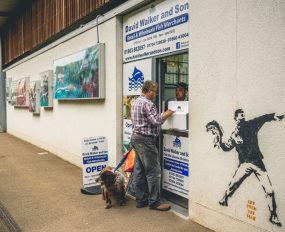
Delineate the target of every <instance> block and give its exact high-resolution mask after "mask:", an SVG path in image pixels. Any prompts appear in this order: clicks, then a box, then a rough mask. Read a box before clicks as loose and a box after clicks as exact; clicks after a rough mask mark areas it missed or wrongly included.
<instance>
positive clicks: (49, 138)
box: [6, 18, 122, 166]
mask: <svg viewBox="0 0 285 232" xmlns="http://www.w3.org/2000/svg"><path fill="white" fill-rule="evenodd" d="M121 34H122V29H121V20H119V19H117V18H112V19H110V20H109V21H106V22H104V23H103V24H100V25H99V35H100V42H101V43H105V47H106V48H105V54H106V55H105V58H106V61H105V62H106V79H105V83H106V97H105V100H97V101H88V100H87V101H84V100H82V101H65V102H59V101H57V100H54V103H53V104H54V107H53V109H52V110H46V109H43V108H41V114H40V116H34V115H33V114H32V113H29V112H28V109H18V108H17V109H14V107H13V106H11V105H8V106H7V131H8V133H10V134H13V135H15V136H17V137H19V138H21V139H23V140H26V141H29V142H31V143H33V144H35V145H38V146H40V147H42V148H43V149H46V150H48V151H51V152H53V153H55V154H56V155H58V156H59V157H61V158H63V159H65V160H67V161H69V162H71V163H74V164H76V165H78V166H81V162H82V161H81V140H82V138H83V137H88V136H106V137H107V140H108V147H109V157H110V165H115V163H116V159H117V158H118V157H116V155H119V154H120V153H121V144H122V132H121V131H122V128H121V127H122V126H121V125H122V122H121V115H122V35H121ZM96 43H97V29H96V27H95V28H93V29H91V30H88V31H86V32H84V33H83V34H81V35H78V36H77V37H75V38H72V39H70V40H68V41H66V42H64V43H62V44H60V45H58V46H56V47H54V48H52V49H50V50H48V51H46V52H44V53H42V54H40V55H38V56H36V57H34V58H32V59H30V60H28V61H25V62H24V63H22V64H19V65H17V66H16V67H13V68H12V69H10V70H8V71H7V73H6V74H7V77H11V78H13V80H16V79H19V78H22V77H26V76H29V77H30V80H31V81H33V80H39V78H40V76H39V74H40V73H41V72H43V71H46V70H50V69H52V68H53V60H55V59H59V58H61V57H64V56H66V55H69V54H71V53H74V52H77V51H80V50H82V49H85V48H87V47H90V46H92V45H94V44H96Z"/></svg>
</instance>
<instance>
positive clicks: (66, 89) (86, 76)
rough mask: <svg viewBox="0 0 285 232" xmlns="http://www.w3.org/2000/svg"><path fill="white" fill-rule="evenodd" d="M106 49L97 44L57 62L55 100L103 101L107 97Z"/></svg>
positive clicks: (55, 64)
mask: <svg viewBox="0 0 285 232" xmlns="http://www.w3.org/2000/svg"><path fill="white" fill-rule="evenodd" d="M104 49H105V46H104V44H97V45H94V46H92V47H89V48H86V49H84V50H82V51H79V52H76V53H74V54H71V55H68V56H66V57H63V58H60V59H58V60H55V61H54V63H53V74H54V98H55V99H58V100H67V99H103V98H104V97H105V54H104Z"/></svg>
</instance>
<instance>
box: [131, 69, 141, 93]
mask: <svg viewBox="0 0 285 232" xmlns="http://www.w3.org/2000/svg"><path fill="white" fill-rule="evenodd" d="M143 83H144V75H143V73H142V71H141V70H139V69H137V67H135V68H134V71H133V74H132V77H129V91H131V90H132V89H134V90H135V91H137V90H138V89H141V88H142V86H143Z"/></svg>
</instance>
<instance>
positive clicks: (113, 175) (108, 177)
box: [96, 167, 126, 209]
mask: <svg viewBox="0 0 285 232" xmlns="http://www.w3.org/2000/svg"><path fill="white" fill-rule="evenodd" d="M99 181H100V182H101V190H102V199H103V200H105V201H106V206H105V209H109V208H111V207H112V202H111V196H112V195H114V196H116V197H117V199H118V202H119V203H120V205H124V204H125V202H126V198H125V177H124V176H123V174H121V173H120V172H118V171H116V172H113V168H112V167H106V168H104V169H103V171H102V172H100V174H99V177H98V178H97V179H96V182H99Z"/></svg>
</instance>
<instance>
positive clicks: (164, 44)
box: [123, 0, 189, 62]
mask: <svg viewBox="0 0 285 232" xmlns="http://www.w3.org/2000/svg"><path fill="white" fill-rule="evenodd" d="M123 28H124V30H123V41H124V42H123V50H124V51H123V52H124V53H123V60H124V62H129V61H132V60H137V59H142V58H146V57H152V56H157V55H161V54H165V53H170V52H175V51H179V50H182V49H186V48H188V46H189V0H166V1H163V2H161V3H158V4H151V5H149V6H147V7H145V8H144V10H143V11H141V12H139V13H137V14H132V15H131V16H125V17H124V19H123Z"/></svg>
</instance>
